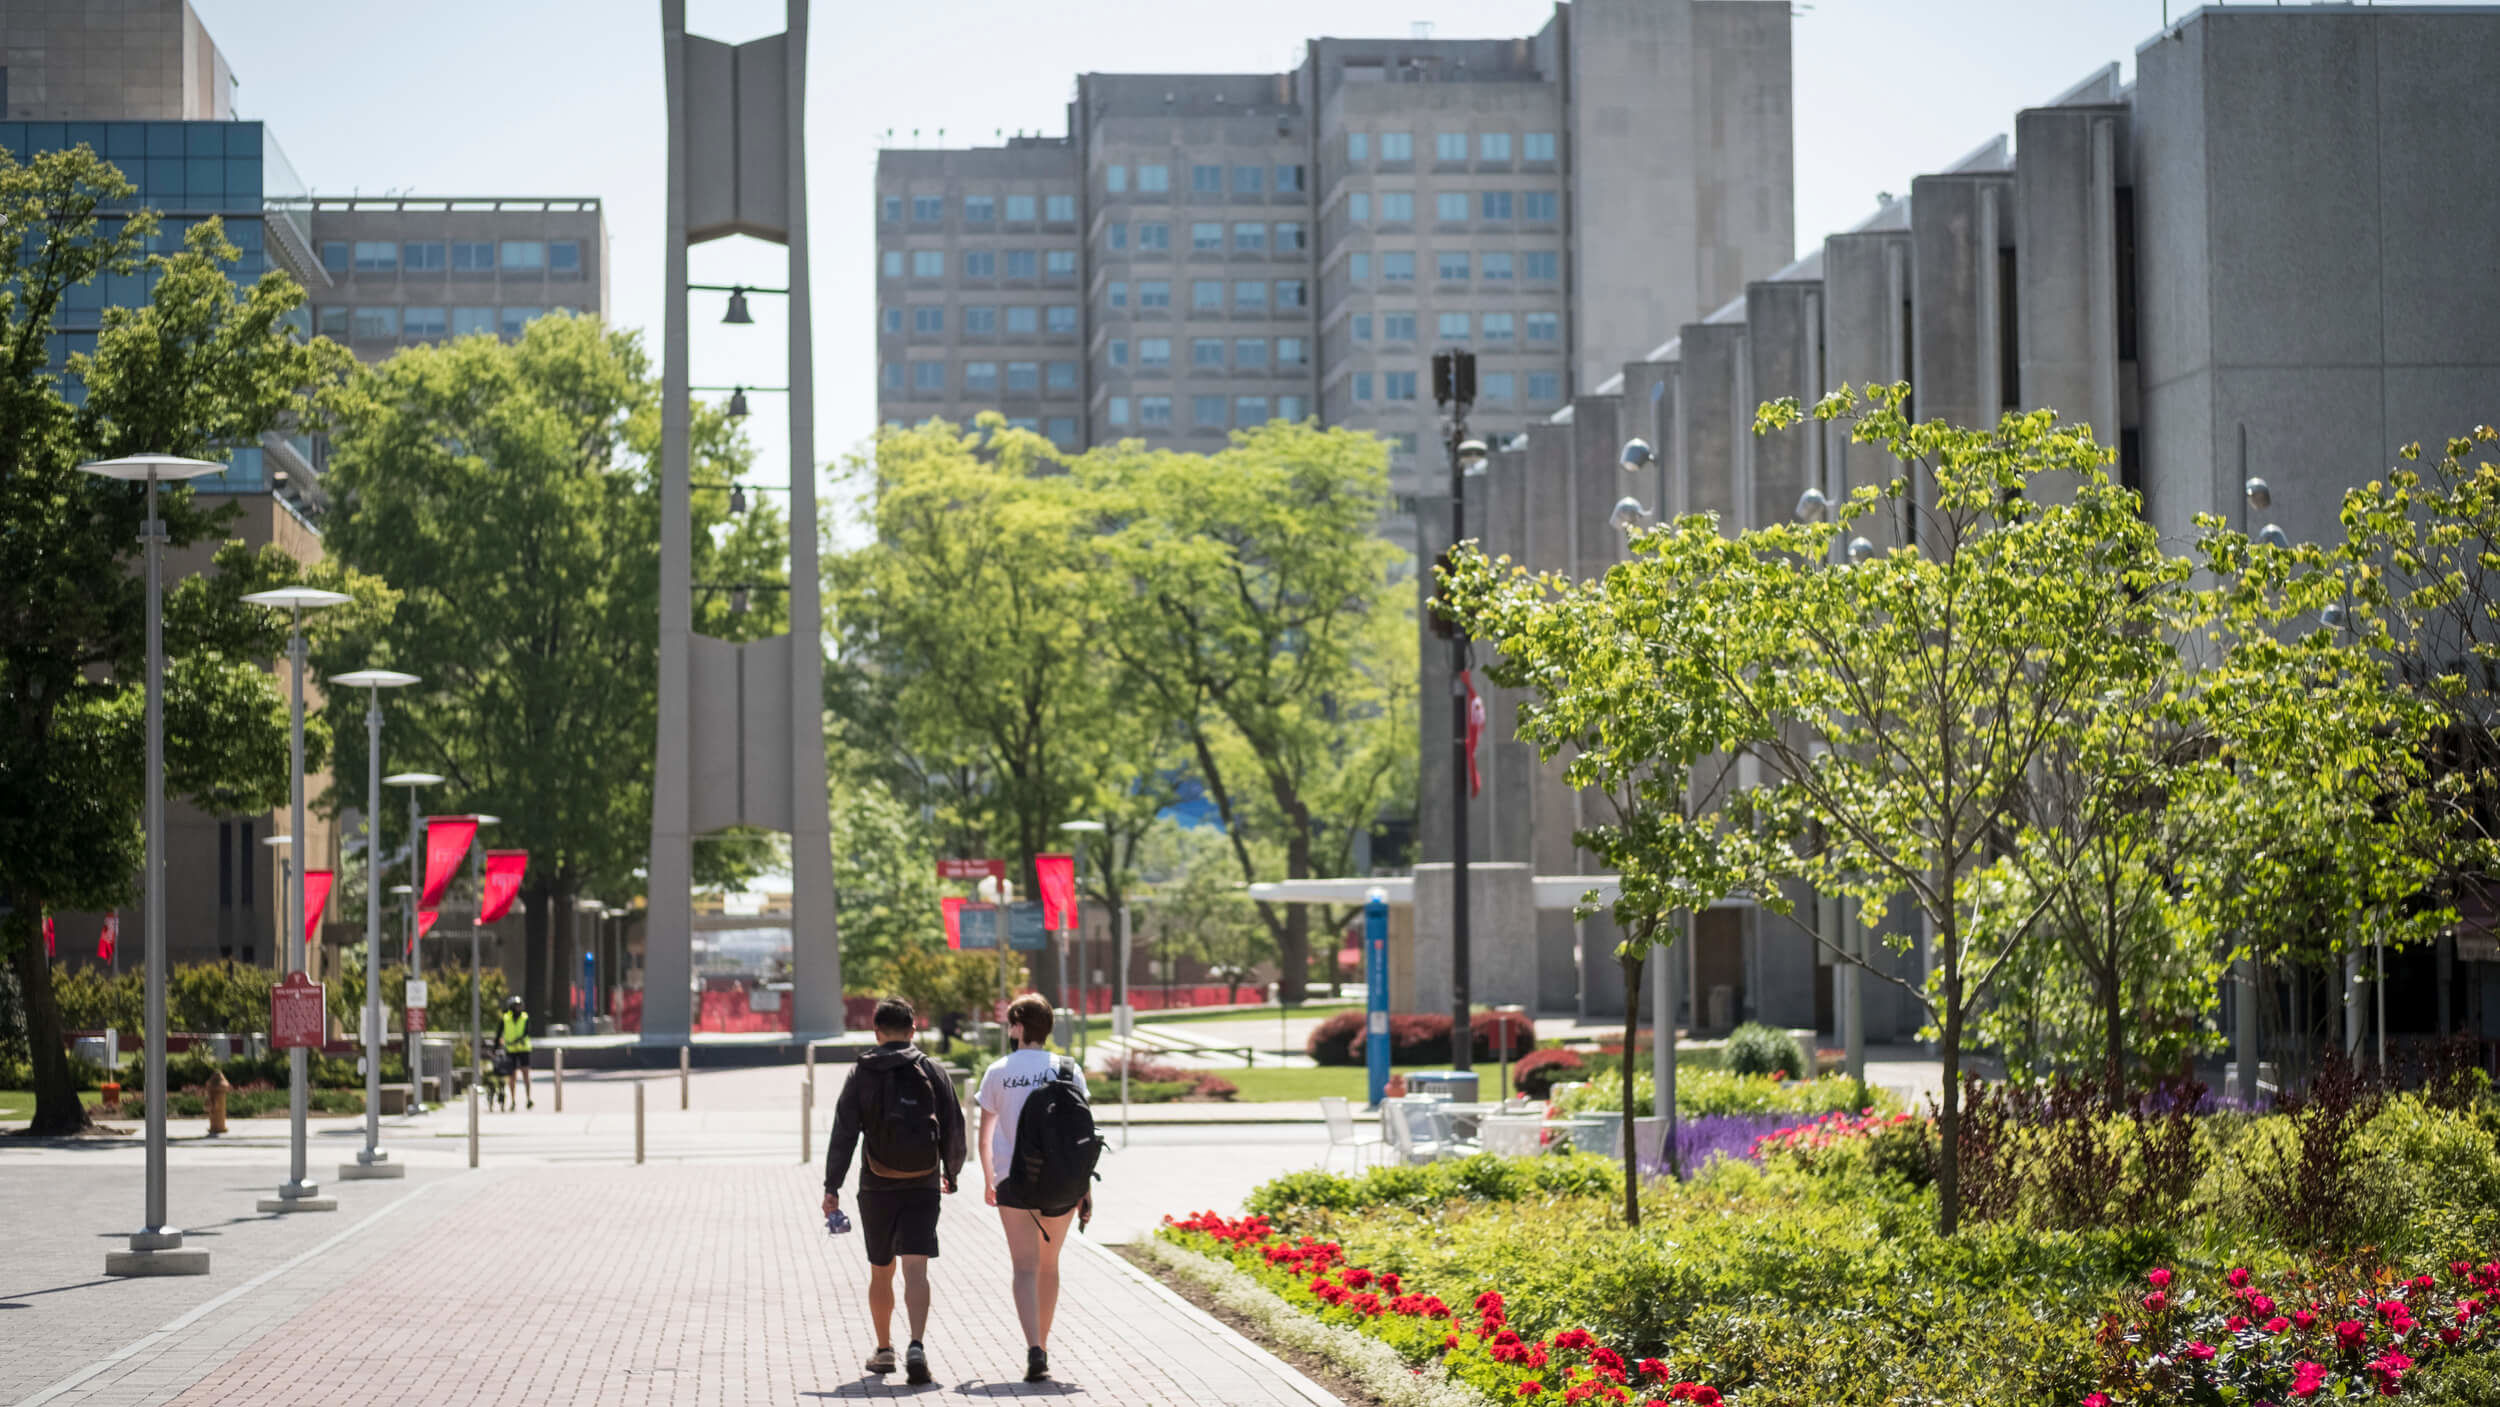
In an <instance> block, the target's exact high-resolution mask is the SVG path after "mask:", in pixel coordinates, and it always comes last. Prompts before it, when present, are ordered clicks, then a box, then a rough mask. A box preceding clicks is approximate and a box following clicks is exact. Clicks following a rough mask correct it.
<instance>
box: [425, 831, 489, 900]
mask: <svg viewBox="0 0 2500 1407" xmlns="http://www.w3.org/2000/svg"><path fill="white" fill-rule="evenodd" d="M476 838H477V817H475V816H428V817H426V818H425V887H424V888H423V889H421V890H419V891H418V894H417V908H418V909H420V910H424V909H430V908H433V907H435V906H436V905H438V904H440V903H442V902H443V891H444V890H446V889H449V888H450V887H451V877H452V876H453V875H455V874H458V873H459V872H460V861H461V860H462V858H464V857H465V856H467V855H468V853H469V842H470V841H472V840H475V839H476Z"/></svg>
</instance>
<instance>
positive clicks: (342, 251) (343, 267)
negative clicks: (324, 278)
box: [321, 239, 350, 274]
mask: <svg viewBox="0 0 2500 1407" xmlns="http://www.w3.org/2000/svg"><path fill="white" fill-rule="evenodd" d="M349 258H350V256H349V254H348V245H347V241H346V240H343V239H329V240H323V241H322V242H321V271H322V272H323V273H329V274H343V273H346V272H347V268H348V261H349Z"/></svg>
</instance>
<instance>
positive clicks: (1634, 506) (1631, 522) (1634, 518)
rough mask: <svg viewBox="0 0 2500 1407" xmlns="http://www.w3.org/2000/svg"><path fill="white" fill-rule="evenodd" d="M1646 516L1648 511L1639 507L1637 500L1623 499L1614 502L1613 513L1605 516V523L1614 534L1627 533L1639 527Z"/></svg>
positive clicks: (1639, 502)
mask: <svg viewBox="0 0 2500 1407" xmlns="http://www.w3.org/2000/svg"><path fill="white" fill-rule="evenodd" d="M1648 516H1649V510H1648V509H1646V508H1643V507H1642V506H1641V501H1640V500H1639V499H1637V498H1625V499H1618V500H1617V501H1616V503H1615V511H1614V512H1612V513H1610V514H1608V515H1607V517H1606V522H1607V523H1608V524H1609V525H1610V526H1612V527H1613V528H1614V530H1615V531H1616V532H1619V533H1628V532H1630V531H1632V530H1633V529H1634V528H1637V527H1639V526H1640V525H1641V520H1642V519H1644V518H1647V517H1648Z"/></svg>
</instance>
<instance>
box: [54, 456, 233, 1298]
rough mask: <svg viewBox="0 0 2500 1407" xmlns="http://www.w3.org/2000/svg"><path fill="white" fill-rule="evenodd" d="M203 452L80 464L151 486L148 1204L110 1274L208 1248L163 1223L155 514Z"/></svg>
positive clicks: (160, 617) (196, 1265) (168, 1263)
mask: <svg viewBox="0 0 2500 1407" xmlns="http://www.w3.org/2000/svg"><path fill="white" fill-rule="evenodd" d="M225 467H226V466H224V465H222V464H213V463H210V462H209V461H207V460H204V459H184V458H181V457H179V456H177V455H171V454H134V455H129V456H126V457H124V458H121V459H99V460H93V461H90V462H89V463H86V464H81V465H79V466H78V468H79V470H80V471H81V472H83V473H88V474H93V475H95V476H96V477H97V478H100V479H117V480H119V481H121V482H123V483H134V484H145V485H147V505H148V515H147V518H146V520H145V521H144V522H143V523H142V524H141V525H140V528H139V541H140V542H142V543H144V544H145V545H146V550H145V553H144V555H145V556H146V558H147V576H148V584H147V594H148V601H147V622H148V623H147V690H148V693H147V753H148V757H147V774H148V775H147V791H146V794H145V800H144V802H143V803H142V804H143V807H144V813H143V818H142V822H143V824H144V825H145V827H146V829H147V853H146V858H145V860H144V861H142V863H143V864H144V865H145V867H146V870H147V873H146V874H145V875H143V876H142V877H141V881H140V883H141V886H142V890H143V893H144V895H145V897H144V899H143V901H142V904H141V911H142V913H143V915H144V917H143V919H142V920H141V927H142V931H143V934H144V937H143V942H144V944H145V946H146V948H147V953H146V957H145V961H146V963H147V1016H146V1020H147V1030H146V1032H145V1038H144V1043H143V1049H144V1051H145V1054H144V1055H143V1056H142V1057H141V1058H142V1059H143V1060H144V1061H145V1062H146V1067H147V1081H148V1088H147V1100H146V1103H147V1159H146V1160H147V1209H146V1213H145V1216H144V1218H143V1220H142V1221H141V1223H140V1226H139V1229H138V1230H136V1231H133V1232H131V1233H130V1249H128V1250H126V1251H107V1252H106V1253H105V1256H104V1273H105V1274H107V1275H206V1274H207V1273H208V1252H206V1251H198V1250H184V1249H183V1248H182V1232H181V1230H180V1229H179V1228H177V1227H172V1226H168V1225H166V1224H165V578H164V562H165V522H164V520H163V519H162V518H159V517H157V516H156V486H157V484H159V483H160V482H170V483H180V482H182V481H184V480H187V479H196V478H198V477H199V476H201V475H202V474H214V473H217V472H219V471H220V470H222V469H224V468H225Z"/></svg>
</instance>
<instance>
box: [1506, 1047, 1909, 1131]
mask: <svg viewBox="0 0 2500 1407" xmlns="http://www.w3.org/2000/svg"><path fill="white" fill-rule="evenodd" d="M1867 1100H1868V1103H1869V1104H1870V1105H1872V1106H1873V1107H1875V1108H1879V1109H1883V1110H1885V1111H1887V1112H1890V1111H1891V1110H1892V1108H1893V1105H1894V1103H1895V1101H1894V1100H1893V1099H1892V1098H1891V1096H1889V1095H1886V1094H1883V1093H1882V1092H1881V1091H1877V1090H1869V1091H1868V1092H1867ZM1657 1104H1658V1100H1657V1095H1656V1092H1655V1091H1654V1090H1653V1089H1652V1088H1651V1084H1650V1078H1649V1072H1648V1071H1646V1070H1642V1071H1638V1072H1635V1073H1634V1075H1633V1076H1632V1109H1633V1116H1634V1117H1635V1118H1646V1117H1648V1116H1649V1115H1651V1114H1654V1113H1656V1112H1657ZM1554 1107H1555V1109H1556V1111H1557V1112H1560V1113H1566V1114H1571V1113H1581V1112H1589V1113H1603V1114H1615V1113H1621V1112H1622V1110H1623V1076H1622V1074H1621V1072H1620V1071H1618V1070H1600V1071H1598V1072H1597V1073H1595V1074H1593V1075H1591V1076H1589V1077H1588V1080H1587V1083H1586V1084H1585V1085H1584V1087H1582V1088H1580V1089H1575V1090H1573V1091H1571V1092H1570V1093H1568V1094H1566V1095H1564V1096H1563V1097H1562V1098H1561V1099H1560V1100H1558V1101H1556V1103H1555V1105H1554ZM1857 1108H1858V1087H1857V1085H1856V1084H1855V1083H1854V1082H1853V1081H1850V1080H1847V1079H1843V1078H1841V1077H1839V1076H1833V1077H1831V1078H1828V1079H1821V1080H1788V1079H1776V1080H1775V1079H1772V1078H1770V1077H1769V1076H1767V1075H1737V1074H1731V1073H1729V1072H1727V1071H1724V1070H1712V1069H1706V1068H1699V1067H1694V1066H1688V1065H1686V1064H1684V1063H1683V1062H1681V1061H1678V1062H1677V1063H1676V1067H1675V1111H1676V1112H1677V1113H1678V1114H1681V1115H1683V1116H1684V1117H1685V1118H1688V1119H1697V1118H1702V1117H1704V1116H1707V1115H1711V1114H1833V1113H1838V1112H1841V1111H1843V1110H1847V1111H1849V1112H1852V1113H1854V1112H1856V1110H1857Z"/></svg>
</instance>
